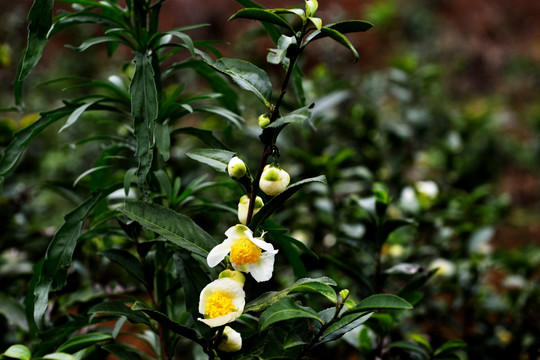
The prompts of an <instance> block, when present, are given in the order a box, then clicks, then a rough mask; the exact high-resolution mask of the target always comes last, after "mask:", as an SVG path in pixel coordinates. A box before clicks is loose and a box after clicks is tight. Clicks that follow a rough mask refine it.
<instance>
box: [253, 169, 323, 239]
mask: <svg viewBox="0 0 540 360" xmlns="http://www.w3.org/2000/svg"><path fill="white" fill-rule="evenodd" d="M312 182H320V183H323V184H326V178H325V177H324V176H323V175H321V176H316V177H313V178H308V179H304V180H301V181H298V182H296V183H294V184H292V185H289V187H287V188H286V189H285V190H284V191H283V192H281V193H280V194H278V195H276V196H274V197H273V198H272V199H271V200H270V201H269V202H268V203H266V204H264V206H263V207H262V208H261V209H260V210H259V211H258V212H257V214H255V215H254V216H253V219H252V220H251V222H250V223H249V228H250V229H251V230H253V231H255V230H256V229H257V228H258V227H259V226H260V225H261V224H262V223H263V222H264V220H266V218H268V217H269V216H270V215H272V214H273V213H274V212H275V211H277V210H278V209H279V208H280V207H281V206H282V205H283V203H284V202H285V201H286V200H287V199H289V198H290V197H291V196H293V195H294V194H295V193H296V192H297V191H298V190H300V189H301V188H302V187H303V186H304V185H307V184H309V183H312Z"/></svg>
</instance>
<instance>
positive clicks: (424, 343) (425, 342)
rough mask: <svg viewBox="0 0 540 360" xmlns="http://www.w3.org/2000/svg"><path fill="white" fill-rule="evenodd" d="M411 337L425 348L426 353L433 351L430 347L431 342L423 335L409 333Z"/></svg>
mask: <svg viewBox="0 0 540 360" xmlns="http://www.w3.org/2000/svg"><path fill="white" fill-rule="evenodd" d="M411 339H412V340H413V341H415V342H417V343H418V344H420V345H422V346H423V347H424V348H425V349H426V350H427V352H428V353H432V352H433V348H432V347H431V344H430V343H429V341H428V340H427V339H426V338H425V337H424V336H423V335H420V334H411Z"/></svg>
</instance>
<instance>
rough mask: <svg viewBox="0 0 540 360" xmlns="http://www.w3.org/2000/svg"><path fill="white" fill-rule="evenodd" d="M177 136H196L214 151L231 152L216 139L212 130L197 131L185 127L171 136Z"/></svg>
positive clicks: (176, 130)
mask: <svg viewBox="0 0 540 360" xmlns="http://www.w3.org/2000/svg"><path fill="white" fill-rule="evenodd" d="M177 134H188V135H192V136H195V137H196V138H198V139H199V140H201V141H202V142H204V143H205V144H206V145H208V146H210V147H211V148H214V149H219V150H230V149H229V148H228V147H227V146H226V145H224V144H223V143H222V142H221V141H220V140H219V139H218V138H216V137H215V136H214V134H212V131H210V130H203V129H197V128H194V127H185V128H179V129H175V130H174V131H173V132H171V136H175V135H177Z"/></svg>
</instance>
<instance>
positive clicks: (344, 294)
mask: <svg viewBox="0 0 540 360" xmlns="http://www.w3.org/2000/svg"><path fill="white" fill-rule="evenodd" d="M339 296H340V297H341V300H342V301H343V300H345V299H347V298H348V297H349V290H348V289H343V290H341V291H340V292H339Z"/></svg>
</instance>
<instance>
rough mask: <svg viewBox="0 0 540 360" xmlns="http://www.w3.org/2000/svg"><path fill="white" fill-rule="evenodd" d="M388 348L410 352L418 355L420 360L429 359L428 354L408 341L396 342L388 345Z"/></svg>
mask: <svg viewBox="0 0 540 360" xmlns="http://www.w3.org/2000/svg"><path fill="white" fill-rule="evenodd" d="M388 348H390V349H392V348H396V349H401V350H405V351H408V352H412V353H415V354H418V355H420V356H421V357H422V359H426V360H427V359H429V358H430V356H429V354H428V353H427V351H426V350H425V349H424V348H423V347H421V346H420V345H417V344H415V343H412V342H409V341H397V342H395V343H392V344H390V346H388Z"/></svg>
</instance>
